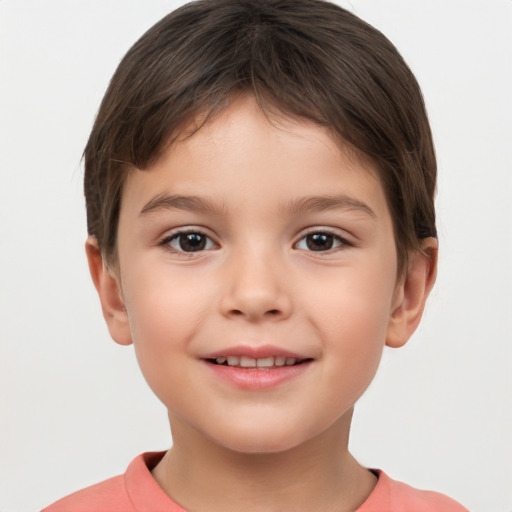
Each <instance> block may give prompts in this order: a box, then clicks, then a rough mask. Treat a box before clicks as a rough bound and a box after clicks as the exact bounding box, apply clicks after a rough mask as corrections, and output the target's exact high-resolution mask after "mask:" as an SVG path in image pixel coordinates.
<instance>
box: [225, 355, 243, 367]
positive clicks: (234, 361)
mask: <svg viewBox="0 0 512 512" xmlns="http://www.w3.org/2000/svg"><path fill="white" fill-rule="evenodd" d="M228 366H240V358H239V357H238V356H228Z"/></svg>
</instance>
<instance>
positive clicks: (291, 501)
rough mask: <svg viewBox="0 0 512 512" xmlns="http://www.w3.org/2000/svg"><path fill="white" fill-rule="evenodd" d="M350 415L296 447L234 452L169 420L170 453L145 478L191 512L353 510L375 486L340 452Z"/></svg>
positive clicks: (345, 451)
mask: <svg viewBox="0 0 512 512" xmlns="http://www.w3.org/2000/svg"><path fill="white" fill-rule="evenodd" d="M351 416H352V411H350V412H349V413H347V414H346V415H345V416H343V417H342V418H340V420H338V421H337V422H336V423H335V424H333V425H332V426H331V427H330V428H329V429H327V430H326V431H325V432H323V433H322V434H321V435H319V436H317V437H316V438H314V439H311V440H309V441H307V442H305V443H303V444H301V445H300V446H297V447H294V448H292V449H290V450H286V451H284V452H279V453H258V454H247V453H239V452H236V451H233V450H229V449H226V448H224V447H222V446H219V445H217V444H216V443H214V442H212V441H211V440H210V439H208V438H206V437H205V436H203V435H202V434H200V433H199V432H197V431H195V430H193V429H191V428H190V427H188V426H186V425H183V424H182V423H181V422H180V421H179V420H177V419H176V418H172V421H171V424H172V427H173V428H172V434H173V447H172V449H171V450H169V452H167V454H166V455H165V456H164V458H163V459H162V460H161V461H160V463H159V464H158V465H157V466H156V467H155V468H154V470H153V476H154V478H155V479H156V481H157V482H158V483H159V485H160V486H161V487H162V488H163V489H164V491H165V492H166V493H167V494H168V495H169V496H171V497H172V498H173V499H174V501H176V502H177V503H179V504H180V505H181V506H182V507H184V508H185V509H188V510H195V511H199V512H217V511H219V512H220V511H222V512H230V511H240V510H244V511H246V512H260V511H265V512H273V511H279V512H288V511H293V512H300V511H310V510H323V511H330V510H333V511H334V510H335V511H336V512H342V511H353V510H356V509H357V508H358V507H359V505H361V503H363V502H364V500H365V499H366V498H367V497H368V495H369V494H370V493H371V491H372V490H373V488H374V486H375V484H376V477H375V476H374V475H373V474H372V473H370V472H369V471H367V470H366V469H364V468H362V467H361V466H360V465H359V464H358V463H357V462H356V461H355V460H354V458H353V457H352V456H351V455H350V454H349V452H348V433H349V430H350V421H351Z"/></svg>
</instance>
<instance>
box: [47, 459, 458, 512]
mask: <svg viewBox="0 0 512 512" xmlns="http://www.w3.org/2000/svg"><path fill="white" fill-rule="evenodd" d="M164 453H165V452H154V453H143V454H142V455H139V456H138V457H137V458H135V459H134V460H133V461H132V462H131V463H130V465H129V466H128V469H127V470H126V473H125V474H124V475H119V476H116V477H114V478H110V479H108V480H105V481H104V482H101V483H99V484H96V485H93V486H91V487H87V488H86V489H82V490H81V491H78V492H75V493H74V494H71V495H69V496H67V497H66V498H63V499H61V500H59V501H57V502H56V503H54V504H53V505H50V506H49V507H47V508H45V509H44V510H43V511H42V512H187V511H186V510H185V509H184V508H182V507H180V506H179V505H178V504H177V503H175V502H174V501H172V499H171V498H169V496H167V494H165V492H164V491H163V490H162V488H161V487H160V486H159V485H158V484H157V483H156V480H155V479H154V478H153V476H152V475H151V471H150V470H151V468H153V467H155V466H156V464H157V463H158V462H159V461H160V459H161V458H162V457H163V455H164ZM376 474H377V475H378V477H379V481H378V483H377V485H376V487H375V489H374V490H373V492H372V493H371V494H370V496H369V497H368V499H367V500H366V501H365V502H364V503H363V504H362V505H361V506H360V507H359V508H358V509H357V510H356V511H355V512H468V510H467V509H466V508H464V507H463V506H462V505H459V504H458V503H457V502H455V501H453V500H452V499H451V498H448V497H447V496H444V495H443V494H439V493H436V492H431V491H420V490H418V489H414V488H412V487H410V486H408V485H406V484H403V483H401V482H397V481H395V480H392V479H391V478H389V477H388V476H387V475H386V474H385V473H383V472H382V471H379V470H377V471H376Z"/></svg>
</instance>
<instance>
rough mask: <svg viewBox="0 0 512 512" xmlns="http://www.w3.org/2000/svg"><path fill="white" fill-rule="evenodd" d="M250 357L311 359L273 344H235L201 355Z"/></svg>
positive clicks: (206, 357) (213, 357)
mask: <svg viewBox="0 0 512 512" xmlns="http://www.w3.org/2000/svg"><path fill="white" fill-rule="evenodd" d="M228 356H238V357H251V358H253V359H265V358H267V357H293V358H295V359H311V358H310V357H308V356H306V355H304V354H299V353H297V352H293V351H291V350H287V349H284V348H281V347H277V346H273V345H258V346H251V345H235V346H231V347H226V348H224V349H221V350H216V351H215V352H210V353H208V354H205V355H204V356H202V359H217V358H218V357H228Z"/></svg>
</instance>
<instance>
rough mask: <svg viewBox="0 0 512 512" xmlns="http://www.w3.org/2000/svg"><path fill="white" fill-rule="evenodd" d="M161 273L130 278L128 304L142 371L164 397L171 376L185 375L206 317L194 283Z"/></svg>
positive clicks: (177, 377)
mask: <svg viewBox="0 0 512 512" xmlns="http://www.w3.org/2000/svg"><path fill="white" fill-rule="evenodd" d="M158 276H159V278H158V279H156V278H153V275H152V274H151V273H145V275H144V276H137V277H136V279H134V280H133V281H131V282H130V281H127V282H126V283H125V285H126V286H125V304H126V309H127V312H128V318H129V321H130V329H131V333H132V339H133V344H134V347H135V352H136V355H137V360H138V362H139V365H140V368H141V370H142V373H143V374H144V376H145V378H146V380H147V381H148V384H149V385H150V387H151V388H152V389H153V391H154V392H155V393H156V394H157V395H158V396H159V397H160V399H164V397H163V396H162V394H163V393H165V392H166V391H165V390H166V388H167V387H168V386H169V378H172V379H178V380H179V379H184V378H185V375H182V373H183V372H184V368H186V366H185V365H184V364H183V359H184V358H186V357H188V355H189V354H188V349H189V346H190V341H191V340H192V339H193V338H194V336H195V334H196V332H197V330H198V328H199V326H200V325H201V319H202V318H203V317H204V314H205V307H204V304H205V298H204V294H201V293H200V291H199V289H198V288H197V287H196V286H193V285H191V284H190V283H189V284H188V285H187V284H186V283H181V282H180V280H179V279H172V278H169V279H165V273H158ZM162 276H164V278H162Z"/></svg>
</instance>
